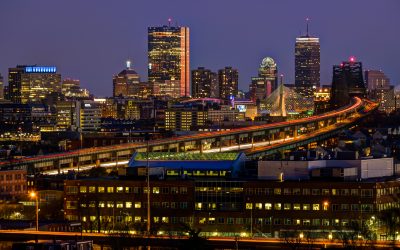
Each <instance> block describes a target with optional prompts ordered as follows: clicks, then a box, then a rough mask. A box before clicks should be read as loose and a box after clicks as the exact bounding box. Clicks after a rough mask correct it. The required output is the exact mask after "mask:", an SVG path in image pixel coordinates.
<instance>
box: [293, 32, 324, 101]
mask: <svg viewBox="0 0 400 250" xmlns="http://www.w3.org/2000/svg"><path fill="white" fill-rule="evenodd" d="M295 86H296V88H297V89H298V90H299V92H300V93H302V94H303V95H304V96H305V97H306V98H313V97H314V91H315V89H316V88H317V87H319V86H320V44H319V38H317V37H311V36H310V35H309V34H308V25H307V34H306V35H305V36H300V37H297V38H296V45H295Z"/></svg>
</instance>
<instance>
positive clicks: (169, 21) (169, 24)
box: [168, 18, 172, 27]
mask: <svg viewBox="0 0 400 250" xmlns="http://www.w3.org/2000/svg"><path fill="white" fill-rule="evenodd" d="M171 21H172V18H168V27H171Z"/></svg>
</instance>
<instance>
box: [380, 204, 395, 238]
mask: <svg viewBox="0 0 400 250" xmlns="http://www.w3.org/2000/svg"><path fill="white" fill-rule="evenodd" d="M378 220H379V221H380V222H381V224H382V229H383V231H384V232H385V234H386V236H387V239H391V240H393V242H395V241H396V232H397V231H399V229H400V209H399V208H390V209H387V210H383V211H381V212H380V213H379V214H378Z"/></svg>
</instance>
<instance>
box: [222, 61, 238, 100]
mask: <svg viewBox="0 0 400 250" xmlns="http://www.w3.org/2000/svg"><path fill="white" fill-rule="evenodd" d="M238 81H239V73H238V70H237V69H233V68H232V67H225V68H224V69H220V70H218V86H219V97H220V98H221V99H225V100H229V98H230V97H231V96H233V97H236V95H237V94H238Z"/></svg>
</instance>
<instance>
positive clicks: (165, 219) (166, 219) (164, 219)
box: [161, 217, 169, 223]
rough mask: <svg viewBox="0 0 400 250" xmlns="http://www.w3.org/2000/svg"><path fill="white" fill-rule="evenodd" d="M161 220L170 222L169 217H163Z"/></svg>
mask: <svg viewBox="0 0 400 250" xmlns="http://www.w3.org/2000/svg"><path fill="white" fill-rule="evenodd" d="M161 222H162V223H169V218H168V217H161Z"/></svg>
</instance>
